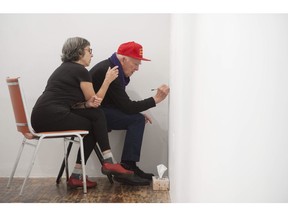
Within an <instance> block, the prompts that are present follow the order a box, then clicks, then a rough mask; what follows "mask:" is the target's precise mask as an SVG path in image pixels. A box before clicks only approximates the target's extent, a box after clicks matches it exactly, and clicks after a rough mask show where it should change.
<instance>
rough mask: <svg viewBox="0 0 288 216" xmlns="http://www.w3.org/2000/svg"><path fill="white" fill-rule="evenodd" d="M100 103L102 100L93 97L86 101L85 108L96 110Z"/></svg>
mask: <svg viewBox="0 0 288 216" xmlns="http://www.w3.org/2000/svg"><path fill="white" fill-rule="evenodd" d="M101 102H102V98H99V97H97V96H96V95H94V96H93V97H91V98H90V99H89V100H88V101H86V107H87V108H91V107H92V108H97V107H99V106H100V105H101Z"/></svg>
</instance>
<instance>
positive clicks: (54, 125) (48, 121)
mask: <svg viewBox="0 0 288 216" xmlns="http://www.w3.org/2000/svg"><path fill="white" fill-rule="evenodd" d="M92 57H93V54H92V49H91V48H90V43H89V41H87V40H86V39H84V38H81V37H73V38H69V39H67V41H66V42H65V43H64V45H63V48H62V56H61V60H62V62H63V63H62V64H61V65H60V66H59V67H58V68H57V69H56V70H55V71H54V72H53V73H52V75H51V76H50V78H49V79H48V82H47V85H46V88H45V90H44V92H43V93H42V95H41V96H40V97H39V98H38V100H37V102H36V104H35V106H34V108H33V111H32V115H31V122H32V126H33V128H34V130H35V131H36V132H43V131H51V130H53V131H55V130H88V131H89V134H88V135H86V136H85V137H84V139H83V143H84V156H85V163H86V162H87V160H88V158H89V156H90V154H91V152H92V151H93V149H94V146H95V145H96V142H98V144H99V146H100V149H101V151H102V153H103V157H104V160H105V162H104V164H103V165H102V168H101V170H102V172H103V173H104V174H113V175H118V174H121V175H123V174H124V175H125V174H127V175H131V174H133V172H131V171H129V170H126V169H124V168H123V167H122V166H121V165H120V164H119V163H116V162H115V160H114V157H113V154H112V152H111V148H110V144H109V139H108V130H107V125H106V119H105V115H104V112H103V111H102V109H100V108H99V106H100V105H101V101H102V99H103V98H104V96H105V94H106V91H107V89H108V87H109V85H110V83H111V82H113V80H114V79H116V78H117V77H118V69H117V67H113V68H112V69H111V68H109V69H108V71H107V75H106V77H105V80H104V82H103V84H102V86H101V88H100V89H99V91H98V92H97V93H95V91H94V88H93V85H92V80H91V77H90V75H89V73H88V70H87V69H86V68H85V67H87V66H89V64H90V62H91V58H92ZM82 178H83V176H82V166H81V157H80V150H79V151H78V155H77V160H76V165H75V167H74V170H73V173H72V175H71V176H70V178H69V181H68V183H67V184H68V186H70V187H71V188H75V187H83V182H82ZM96 185H97V183H96V182H92V181H89V180H88V179H87V187H95V186H96Z"/></svg>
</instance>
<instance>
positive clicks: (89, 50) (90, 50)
mask: <svg viewBox="0 0 288 216" xmlns="http://www.w3.org/2000/svg"><path fill="white" fill-rule="evenodd" d="M84 50H88V52H89V53H90V54H92V49H90V48H85V49H84Z"/></svg>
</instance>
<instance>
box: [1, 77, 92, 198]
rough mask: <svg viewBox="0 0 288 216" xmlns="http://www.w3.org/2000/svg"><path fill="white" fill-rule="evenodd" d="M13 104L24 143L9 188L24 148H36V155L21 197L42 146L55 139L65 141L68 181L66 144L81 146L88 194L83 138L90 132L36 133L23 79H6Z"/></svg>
mask: <svg viewBox="0 0 288 216" xmlns="http://www.w3.org/2000/svg"><path fill="white" fill-rule="evenodd" d="M6 82H7V85H8V89H9V93H10V98H11V103H12V107H13V111H14V116H15V121H16V126H17V130H18V132H20V133H22V134H23V136H24V137H23V141H22V144H21V146H20V148H19V151H18V155H17V158H16V161H15V164H14V167H13V170H12V173H11V175H10V178H9V181H8V184H7V187H10V184H11V181H12V179H13V177H14V174H15V171H16V168H17V166H18V163H19V160H20V158H21V155H22V152H23V149H24V146H26V145H28V146H32V147H33V148H34V153H33V156H32V159H31V161H30V164H29V167H28V170H27V173H26V177H25V179H24V182H23V184H22V187H21V191H20V195H22V193H23V189H24V186H25V184H26V181H27V179H28V178H29V176H30V173H31V170H32V167H33V165H34V162H35V159H36V156H37V153H38V150H39V148H40V145H41V143H42V141H43V140H44V139H54V138H58V139H59V138H62V139H63V140H64V158H65V167H66V180H67V181H68V178H69V176H68V159H67V151H66V142H73V143H79V144H80V153H81V163H82V169H83V176H84V178H83V192H84V194H86V193H87V184H86V178H85V176H86V169H85V160H84V148H83V137H84V136H85V135H87V134H88V133H89V132H88V131H86V130H67V131H47V132H41V133H36V132H35V131H34V130H33V128H32V126H31V123H30V116H29V115H28V111H27V106H26V102H25V98H24V94H23V90H22V86H21V79H20V78H19V77H17V78H9V77H8V78H7V79H6ZM75 137H76V138H78V140H74V138H75Z"/></svg>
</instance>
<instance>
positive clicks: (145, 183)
mask: <svg viewBox="0 0 288 216" xmlns="http://www.w3.org/2000/svg"><path fill="white" fill-rule="evenodd" d="M113 179H114V180H115V181H117V182H120V183H123V184H126V185H131V186H148V185H150V182H133V181H131V180H129V179H123V178H118V177H117V176H114V178H113Z"/></svg>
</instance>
